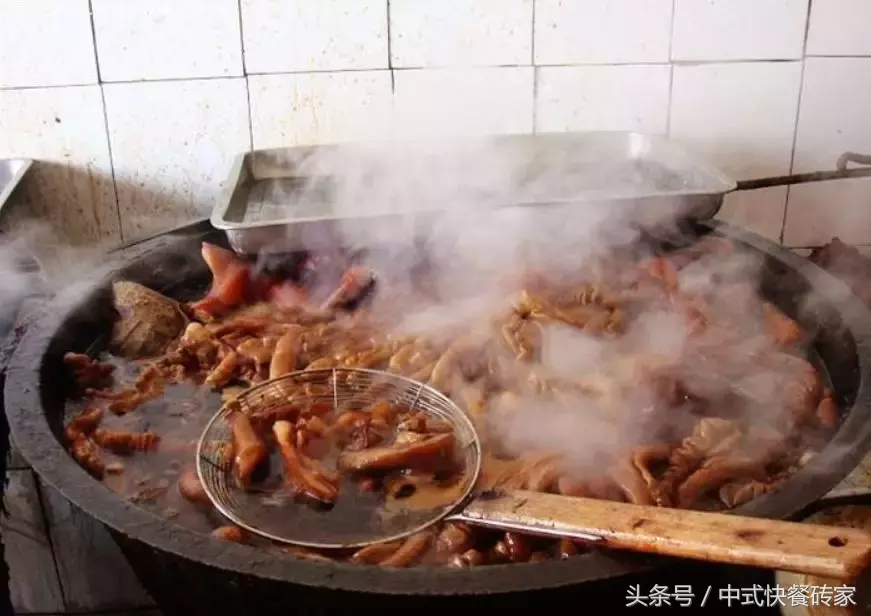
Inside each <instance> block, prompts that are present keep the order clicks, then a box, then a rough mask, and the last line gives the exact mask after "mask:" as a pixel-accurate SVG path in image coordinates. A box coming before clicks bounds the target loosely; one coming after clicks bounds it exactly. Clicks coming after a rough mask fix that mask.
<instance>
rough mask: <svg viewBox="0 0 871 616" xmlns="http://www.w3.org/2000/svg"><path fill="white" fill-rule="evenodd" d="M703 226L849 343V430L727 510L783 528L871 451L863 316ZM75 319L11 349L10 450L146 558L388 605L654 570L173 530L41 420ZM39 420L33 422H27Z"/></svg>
mask: <svg viewBox="0 0 871 616" xmlns="http://www.w3.org/2000/svg"><path fill="white" fill-rule="evenodd" d="M705 225H706V226H708V227H709V228H710V229H711V230H712V231H714V232H716V233H717V234H719V235H723V236H726V237H730V238H732V239H734V240H736V241H738V242H740V243H742V244H745V245H748V246H749V247H751V248H753V249H756V250H757V251H759V252H762V253H764V254H766V255H767V256H769V257H772V258H774V259H775V260H777V261H779V262H781V263H783V264H784V265H785V266H787V267H788V268H790V269H792V270H794V271H796V272H797V273H798V274H799V275H801V276H803V277H805V278H806V279H807V280H808V281H809V282H810V283H811V285H812V287H813V288H814V290H815V291H816V292H819V293H821V294H822V295H824V296H829V297H837V298H838V301H837V308H838V312H839V314H840V316H841V318H842V320H843V322H844V324H845V325H846V327H847V328H848V329H849V330H850V332H851V334H852V335H853V337H854V340H855V344H856V354H857V357H858V359H859V369H860V374H859V386H858V391H857V395H856V397H855V401H854V404H853V406H852V408H851V409H850V411H849V414H848V415H847V421H846V422H845V423H844V424H843V425H842V426H841V428H840V429H839V431H838V433H837V434H836V435H835V437H834V438H833V439H832V440H831V441H830V442H829V443H828V444H827V446H826V447H825V448H824V449H823V451H822V452H820V453H819V454H818V455H817V456H816V457H815V458H814V459H813V460H811V461H810V462H809V463H808V464H807V465H806V466H805V467H803V468H802V469H801V470H800V471H798V472H797V473H796V474H795V475H794V476H793V477H791V478H790V479H789V480H788V481H786V482H784V485H783V487H782V488H781V489H778V490H777V491H775V492H774V493H772V494H769V495H766V496H764V497H762V498H759V499H756V500H754V501H752V502H751V503H750V504H749V505H748V506H745V507H742V508H740V509H738V510H735V511H736V513H741V514H743V515H748V516H753V517H775V518H786V517H789V516H792V515H794V514H795V513H797V512H799V511H801V510H802V509H804V508H805V507H806V506H807V505H809V504H810V503H811V502H813V501H814V500H816V499H818V498H820V497H821V496H823V495H824V494H825V493H826V492H827V491H828V490H830V489H831V488H833V487H834V486H835V485H836V484H837V483H838V482H839V481H840V480H842V479H843V478H844V477H846V475H848V474H849V473H850V472H851V471H852V470H853V469H854V468H855V467H856V466H857V465H858V464H859V463H860V461H861V460H862V458H863V457H864V455H865V454H866V453H867V451H868V450H869V449H871V386H869V383H871V311H869V309H868V308H867V307H866V306H865V305H864V304H863V303H862V302H861V301H860V300H859V299H858V298H856V297H855V296H854V295H853V294H852V293H850V291H849V290H848V289H847V287H846V285H844V284H843V283H842V282H841V281H839V280H837V279H835V278H834V277H832V276H831V275H830V274H828V273H827V272H825V271H823V270H821V269H820V268H818V267H816V266H815V265H814V264H812V263H810V262H809V261H807V260H806V259H804V258H802V257H800V256H798V255H796V254H794V253H793V252H791V251H790V250H789V249H787V248H784V247H782V246H779V245H777V244H774V243H772V242H770V241H768V240H766V239H764V238H762V237H760V236H758V235H756V234H754V233H751V232H748V231H746V230H744V229H740V228H738V227H734V226H732V225H729V224H727V223H724V222H722V221H711V222H708V223H705ZM210 232H211V233H214V230H210ZM201 235H205V233H203V234H201ZM154 239H155V240H156V239H159V238H154ZM200 239H202V238H200ZM164 244H165V242H164ZM152 249H153V246H152V242H151V241H147V242H145V243H144V244H139V245H137V246H135V247H133V248H130V249H128V250H124V251H122V252H120V253H118V255H117V256H116V257H113V258H111V259H110V260H109V262H108V263H107V271H118V270H120V269H123V267H125V266H129V265H130V260H131V258H132V257H133V256H134V255H135V256H140V257H141V256H144V254H145V253H147V252H149V251H150V250H152ZM827 290H829V291H830V292H826V291H827ZM842 298H843V299H842ZM74 309H75V307H74V306H69V305H63V306H62V305H59V303H58V302H55V303H53V304H51V305H49V306H48V307H46V309H45V311H44V314H42V315H40V317H39V318H38V319H36V320H35V321H34V322H33V323H32V324H31V325H30V326H29V327H28V329H27V331H26V333H25V334H24V336H23V338H22V340H21V342H20V343H19V345H18V348H17V349H16V351H15V353H14V355H13V357H12V360H11V362H10V365H9V368H8V371H7V378H6V387H5V392H4V396H5V398H4V400H5V408H6V413H7V416H8V420H9V426H10V431H11V434H12V437H13V440H14V442H15V444H16V447H17V448H18V449H19V451H20V452H21V453H22V455H24V457H25V458H26V459H27V460H28V461H29V462H30V463H31V465H32V467H33V469H34V470H35V471H36V472H37V473H38V474H39V475H40V477H41V478H42V479H44V480H45V481H46V482H47V483H48V484H49V485H51V486H52V487H54V488H55V489H57V490H58V491H59V492H60V493H61V494H62V495H63V496H64V497H65V498H67V499H68V500H69V501H70V502H72V503H73V504H74V505H76V507H78V508H80V509H81V510H83V511H84V512H85V513H87V514H88V515H89V516H91V517H93V518H95V519H96V520H98V521H100V522H101V523H102V524H104V525H106V526H107V527H109V528H110V529H112V530H113V531H115V532H117V533H120V534H122V535H125V536H127V537H129V538H130V539H134V540H137V541H140V542H143V543H145V544H146V545H148V546H149V547H150V548H152V549H157V550H160V551H163V552H169V553H172V554H174V555H177V556H180V557H182V558H184V559H188V560H192V561H196V562H199V563H202V564H205V565H208V566H211V567H215V568H218V569H223V570H226V571H230V572H233V573H237V574H241V575H250V576H257V577H263V578H271V579H274V580H278V581H284V582H288V583H292V584H300V585H305V586H311V587H319V588H330V589H337V590H345V591H357V592H367V593H372V592H375V593H380V594H395V595H408V594H415V595H471V594H490V593H504V592H517V591H526V590H537V589H545V588H556V587H560V586H567V585H572V584H578V583H584V582H591V581H595V580H597V579H604V578H611V577H617V576H620V575H625V574H628V573H632V572H638V571H640V570H642V569H647V568H649V567H650V566H653V565H652V563H651V560H650V559H647V558H643V557H628V558H627V557H624V556H620V555H609V554H602V553H595V554H587V555H584V556H580V557H576V558H571V559H567V560H565V561H551V562H544V563H535V564H511V565H491V566H487V567H485V568H483V569H447V568H431V567H413V568H408V569H387V568H382V567H377V566H360V565H351V564H344V563H321V562H314V561H308V560H305V559H298V558H293V557H290V556H276V555H274V554H271V553H267V552H265V551H263V550H258V549H256V548H252V547H249V546H244V545H237V544H234V543H229V542H223V541H215V540H214V539H212V538H211V537H209V536H207V535H202V534H200V533H196V532H194V531H191V530H188V529H186V528H183V527H180V526H178V525H176V524H174V523H173V522H172V521H171V520H167V519H164V518H161V517H158V516H157V515H155V514H153V513H151V512H149V511H147V510H145V509H142V508H140V507H138V506H136V505H134V504H133V503H130V502H129V501H127V500H125V499H123V498H122V497H121V496H119V495H118V494H116V493H115V492H113V491H111V490H110V489H109V488H107V487H106V486H104V485H103V484H101V483H100V482H98V481H97V480H95V479H94V478H92V477H91V476H90V475H89V474H88V473H87V472H86V471H85V470H84V469H82V468H81V466H79V464H78V463H76V462H75V461H74V460H73V459H72V457H71V456H70V455H69V454H68V453H67V451H66V449H65V448H64V447H63V446H62V444H61V443H60V442H59V441H58V439H57V437H56V436H55V433H54V432H53V431H52V429H51V426H50V425H49V423H48V420H47V417H46V414H45V413H44V412H42V411H43V404H42V400H41V377H40V375H41V369H39V368H41V363H42V360H43V358H44V356H45V355H46V352H47V351H48V349H49V346H50V344H51V342H52V340H53V337H54V336H55V334H56V333H57V331H59V329H60V327H61V326H62V324H63V323H64V322H65V320H66V319H67V318H69V316H70V312H72V310H74ZM34 367H39V368H37V369H35V368H34ZM37 410H38V411H40V412H39V416H38V417H34V416H33V414H34V412H36V411H37ZM531 567H534V569H531Z"/></svg>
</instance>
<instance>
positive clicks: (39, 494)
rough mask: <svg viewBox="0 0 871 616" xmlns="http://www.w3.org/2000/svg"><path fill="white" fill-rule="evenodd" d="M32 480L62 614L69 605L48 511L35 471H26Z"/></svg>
mask: <svg viewBox="0 0 871 616" xmlns="http://www.w3.org/2000/svg"><path fill="white" fill-rule="evenodd" d="M28 472H29V473H30V475H31V478H32V479H33V487H34V490H35V491H36V501H37V502H38V503H39V513H40V515H42V524H43V527H44V530H45V539H46V541H48V549H49V551H51V562H52V564H53V565H54V575H55V578H56V580H57V587H58V590H59V591H60V598H61V601H62V602H63V606H64V612H66V611H67V610H68V609H69V605H68V604H67V593H66V590H65V589H64V583H63V577H62V576H61V574H60V564H59V563H58V559H57V552H56V551H55V548H54V539H53V538H52V536H51V525H50V524H49V523H48V509H47V507H46V505H45V495H44V494H43V491H42V484H41V483H40V482H39V476H38V475H37V474H36V471H34V470H32V469H31V470H30V471H28Z"/></svg>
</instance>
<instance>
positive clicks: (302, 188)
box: [211, 132, 737, 255]
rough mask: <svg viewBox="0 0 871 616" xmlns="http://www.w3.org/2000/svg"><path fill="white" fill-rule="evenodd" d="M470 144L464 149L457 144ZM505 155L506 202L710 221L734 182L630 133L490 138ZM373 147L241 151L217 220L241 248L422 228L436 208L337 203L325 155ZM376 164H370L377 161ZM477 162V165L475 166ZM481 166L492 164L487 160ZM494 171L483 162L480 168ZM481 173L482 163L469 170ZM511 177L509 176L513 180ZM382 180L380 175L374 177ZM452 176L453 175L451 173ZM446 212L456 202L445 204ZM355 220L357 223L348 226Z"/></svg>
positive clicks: (296, 245)
mask: <svg viewBox="0 0 871 616" xmlns="http://www.w3.org/2000/svg"><path fill="white" fill-rule="evenodd" d="M459 147H462V146H459ZM484 147H493V148H496V149H495V150H489V151H490V152H494V151H498V152H499V156H498V158H500V159H501V158H503V156H504V158H505V160H507V161H511V167H512V173H511V174H509V175H506V181H507V182H508V183H509V184H510V185H507V186H505V187H503V188H500V190H503V191H504V195H503V196H504V200H500V195H493V194H482V200H483V201H489V202H493V203H496V202H498V203H499V205H504V206H536V207H541V206H554V205H556V206H561V207H564V208H571V209H574V208H578V207H583V206H589V205H595V206H597V207H609V208H614V207H624V208H627V207H628V208H632V210H633V211H637V212H642V213H645V214H651V215H653V216H658V215H660V214H659V211H660V210H663V211H664V208H665V209H667V210H668V212H670V213H671V212H674V211H675V210H676V209H677V211H679V212H680V215H681V216H684V217H687V218H692V219H698V220H705V219H709V218H712V217H713V216H715V215H716V214H717V212H718V211H719V209H720V206H721V205H722V202H723V198H724V195H725V194H726V193H728V192H731V191H732V190H735V189H736V186H737V184H736V182H735V181H733V180H732V179H730V178H728V177H726V176H725V175H724V174H723V173H721V172H720V171H719V170H717V169H716V168H714V167H713V166H711V165H709V164H707V163H706V162H704V161H703V160H700V159H699V158H697V157H695V156H691V155H690V154H689V153H688V152H686V151H684V150H683V149H682V148H680V147H679V146H678V145H677V144H675V143H674V142H672V141H670V140H668V139H666V138H664V137H657V136H651V135H644V134H639V133H627V132H589V133H557V134H537V135H524V136H513V135H512V136H497V137H492V138H490V140H489V143H487V144H485V146H484ZM372 151H373V150H372V149H371V148H367V146H366V145H365V144H347V145H329V146H313V147H295V148H280V149H271V150H256V151H253V152H249V153H247V154H244V155H241V156H239V157H238V158H237V159H236V160H235V161H234V164H233V166H232V169H231V172H230V176H229V178H228V182H227V185H226V187H225V192H224V194H223V195H222V198H221V200H220V201H219V202H218V203H217V204H216V207H215V209H214V211H213V213H212V216H211V223H212V225H213V226H214V227H216V228H218V229H221V230H223V231H225V232H226V234H227V236H228V238H229V242H230V244H231V246H232V247H233V249H234V250H236V251H237V252H239V253H240V254H248V255H250V254H258V253H262V252H284V251H290V250H301V249H307V248H308V249H311V248H314V247H315V246H316V245H317V244H319V243H321V242H323V243H325V244H330V242H332V241H333V239H332V234H333V233H335V232H338V231H337V227H338V226H340V225H341V226H342V227H343V229H344V230H345V232H346V231H347V229H348V227H349V224H352V225H353V226H354V228H355V230H356V231H357V232H359V233H361V234H362V235H363V236H365V235H366V233H367V232H368V230H369V229H372V230H373V231H374V230H376V229H377V228H378V227H379V226H383V224H384V219H385V217H397V216H399V217H405V218H407V217H408V215H409V213H410V212H412V211H413V213H414V215H415V217H416V220H417V221H418V223H420V224H426V223H425V220H426V215H428V214H434V213H437V210H438V208H433V207H429V208H428V209H427V208H425V209H423V210H412V209H411V207H410V206H409V209H408V210H403V211H402V212H401V213H400V212H398V211H396V210H393V211H388V210H386V209H385V210H383V211H373V210H372V207H371V203H367V211H359V212H357V211H351V212H349V211H348V209H347V207H341V208H340V207H338V205H337V200H336V195H335V193H334V192H333V191H334V188H333V184H332V183H331V178H330V175H329V172H326V173H325V172H324V170H323V166H322V165H318V164H317V163H316V161H318V159H329V158H330V157H335V159H337V160H338V159H341V160H345V161H348V160H351V161H357V162H359V160H361V158H355V157H357V156H358V154H359V157H365V156H367V155H370V154H371V152H372ZM480 151H482V152H486V151H487V150H480ZM370 162H371V161H370ZM474 164H476V163H473V165H474ZM481 164H482V165H486V164H487V161H485V160H482V161H481ZM487 171H488V170H487V169H484V168H483V167H482V172H484V173H486V172H487ZM463 173H464V174H474V173H475V171H474V169H472V170H469V169H464V170H463ZM509 177H510V178H511V179H510V180H507V178H509ZM375 181H377V178H376V180H375ZM447 181H450V180H449V179H448V180H447ZM444 205H445V209H448V208H449V207H450V204H444ZM349 221H350V222H349Z"/></svg>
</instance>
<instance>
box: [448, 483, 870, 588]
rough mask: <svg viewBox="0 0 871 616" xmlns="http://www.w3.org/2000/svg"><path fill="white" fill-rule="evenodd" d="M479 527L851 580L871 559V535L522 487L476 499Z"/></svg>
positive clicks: (470, 508)
mask: <svg viewBox="0 0 871 616" xmlns="http://www.w3.org/2000/svg"><path fill="white" fill-rule="evenodd" d="M452 518H453V519H462V520H464V521H466V522H468V523H470V524H473V525H476V526H486V527H491V528H498V529H500V530H509V531H511V530H514V531H519V532H526V533H529V534H536V535H544V536H552V537H569V538H578V539H586V540H593V541H596V540H598V542H599V543H600V545H602V546H603V547H609V548H618V549H625V550H631V551H633V552H645V553H649V554H661V555H665V556H677V557H681V558H692V559H696V560H706V561H711V562H719V563H729V564H734V565H747V566H753V567H764V568H768V569H778V570H781V571H792V572H795V573H806V574H810V575H819V576H823V577H831V578H838V579H842V580H851V579H853V578H854V577H855V576H856V575H858V574H859V573H860V572H861V571H862V570H863V569H864V568H865V566H866V565H867V564H868V562H869V559H871V533H868V532H865V531H861V530H858V529H852V528H838V527H833V526H820V525H813V524H800V523H797V522H781V521H775V520H765V519H758V518H747V517H741V516H737V515H729V514H722V513H707V512H700V511H689V510H686V509H670V508H663V507H646V506H640V505H629V504H626V503H615V502H612V501H604V500H595V499H588V498H572V497H567V496H559V495H556V494H543V493H540V492H528V491H523V490H517V491H513V492H496V493H494V494H489V493H488V494H487V495H486V496H482V497H479V498H477V499H476V500H475V501H473V502H471V503H470V504H469V505H467V506H466V508H465V509H464V510H463V512H462V513H461V514H460V515H459V516H452Z"/></svg>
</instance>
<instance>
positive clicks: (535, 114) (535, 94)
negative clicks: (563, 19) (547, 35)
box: [529, 0, 539, 134]
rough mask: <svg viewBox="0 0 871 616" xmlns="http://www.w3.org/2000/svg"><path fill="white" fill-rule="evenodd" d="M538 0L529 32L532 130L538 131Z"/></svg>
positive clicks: (534, 4)
mask: <svg viewBox="0 0 871 616" xmlns="http://www.w3.org/2000/svg"><path fill="white" fill-rule="evenodd" d="M537 5H538V0H532V21H531V24H530V25H531V28H530V29H531V32H530V34H529V39H530V40H529V64H530V66H532V132H533V134H535V133H537V132H538V77H539V75H538V66H536V64H535V7H536V6H537Z"/></svg>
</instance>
